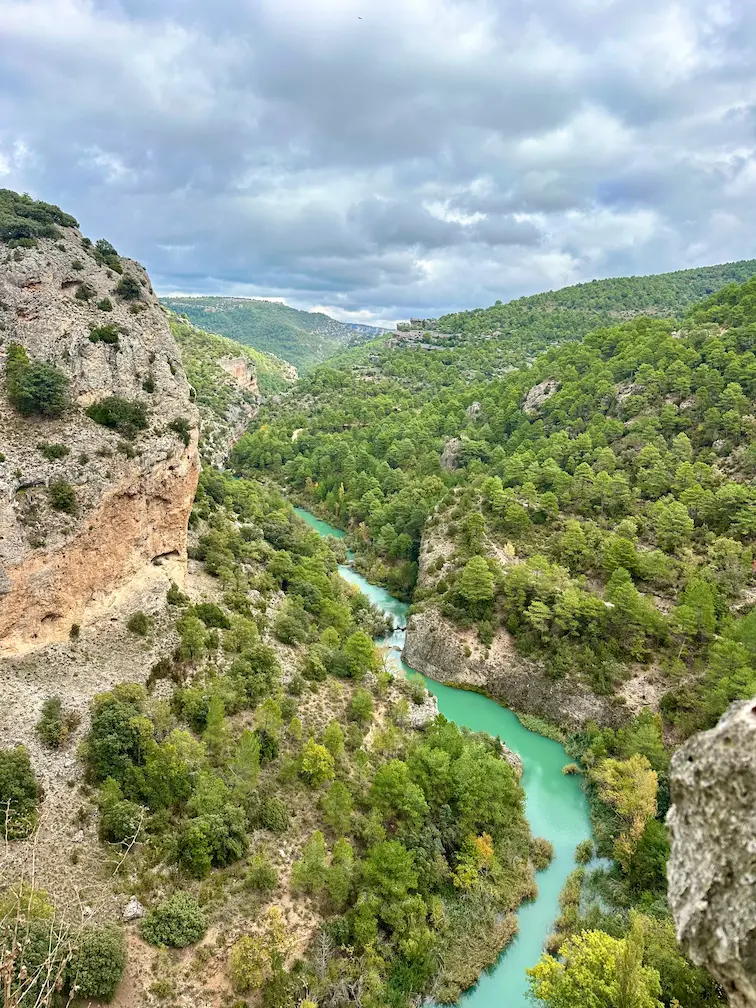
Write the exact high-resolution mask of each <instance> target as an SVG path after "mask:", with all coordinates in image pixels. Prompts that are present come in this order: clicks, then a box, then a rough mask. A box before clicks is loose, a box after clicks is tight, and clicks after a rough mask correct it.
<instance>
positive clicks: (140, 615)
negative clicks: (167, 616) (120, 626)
mask: <svg viewBox="0 0 756 1008" xmlns="http://www.w3.org/2000/svg"><path fill="white" fill-rule="evenodd" d="M126 626H127V628H128V629H129V630H131V632H132V633H135V634H139V636H140V637H146V636H147V634H148V633H149V632H150V627H151V626H152V620H151V619H150V617H149V616H148V615H147V613H145V612H142V611H141V609H138V610H137V611H136V612H135V613H132V614H131V616H129V619H128V622H127V623H126Z"/></svg>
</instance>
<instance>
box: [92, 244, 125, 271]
mask: <svg viewBox="0 0 756 1008" xmlns="http://www.w3.org/2000/svg"><path fill="white" fill-rule="evenodd" d="M92 254H93V256H94V258H95V261H96V262H97V263H99V265H100V266H107V267H108V268H109V269H112V270H115V271H116V273H123V266H122V265H121V257H120V256H119V255H118V253H117V252H116V250H115V249H114V248H113V246H112V245H111V244H110V242H109V241H106V240H105V239H104V238H99V239H98V240H97V243H96V244H95V247H94V251H93V253H92Z"/></svg>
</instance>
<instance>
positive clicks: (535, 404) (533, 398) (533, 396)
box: [522, 378, 559, 416]
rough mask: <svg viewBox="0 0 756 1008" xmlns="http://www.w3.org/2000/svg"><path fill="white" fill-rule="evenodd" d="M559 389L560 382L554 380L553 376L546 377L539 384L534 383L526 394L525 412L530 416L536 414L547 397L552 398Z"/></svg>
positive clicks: (523, 405) (523, 406)
mask: <svg viewBox="0 0 756 1008" xmlns="http://www.w3.org/2000/svg"><path fill="white" fill-rule="evenodd" d="M558 389H559V382H557V381H554V379H553V378H546V379H545V380H544V381H542V382H539V383H538V385H534V386H533V388H532V389H530V391H529V392H528V394H527V395H526V396H525V401H524V402H523V404H522V408H523V410H524V412H525V413H527V414H528V416H535V415H536V414H537V413H538V410H539V409H540V407H541V406H542V405H543V404H544V403H545V402H546V400H547V399H550V398H551V397H552V396H553V395H554V393H555V392H556V391H557V390H558Z"/></svg>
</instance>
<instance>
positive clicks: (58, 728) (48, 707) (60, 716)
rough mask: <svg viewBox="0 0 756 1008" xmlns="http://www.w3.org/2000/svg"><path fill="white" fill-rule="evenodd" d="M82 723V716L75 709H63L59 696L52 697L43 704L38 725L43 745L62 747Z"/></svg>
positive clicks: (54, 747)
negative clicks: (66, 710)
mask: <svg viewBox="0 0 756 1008" xmlns="http://www.w3.org/2000/svg"><path fill="white" fill-rule="evenodd" d="M80 723H81V718H80V717H79V715H78V714H77V713H76V712H75V711H69V712H65V711H64V710H63V703H62V701H61V699H60V697H59V696H54V697H50V698H49V699H48V700H45V702H44V704H43V706H42V716H41V717H40V719H39V721H38V722H37V726H36V730H37V735H38V736H39V740H40V742H42V744H43V745H46V746H49V747H50V748H51V749H60V747H61V746H63V745H65V743H66V741H67V739H68V736H69V735H70V734H71V732H72V731H74V730H75V729H76V728H77V727H78V725H79V724H80Z"/></svg>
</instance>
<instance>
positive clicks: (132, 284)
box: [115, 274, 142, 301]
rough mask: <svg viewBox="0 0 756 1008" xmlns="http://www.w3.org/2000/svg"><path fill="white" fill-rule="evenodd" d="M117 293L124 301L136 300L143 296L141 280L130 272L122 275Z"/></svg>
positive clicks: (117, 286)
mask: <svg viewBox="0 0 756 1008" xmlns="http://www.w3.org/2000/svg"><path fill="white" fill-rule="evenodd" d="M115 292H116V294H117V295H118V296H119V297H121V298H123V300H124V301H136V300H137V299H138V298H140V297H141V296H142V288H141V287H140V285H139V281H138V280H137V279H135V278H134V277H133V276H128V274H126V275H124V276H122V277H121V279H120V280H119V281H118V284H117V285H116V289H115Z"/></svg>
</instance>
